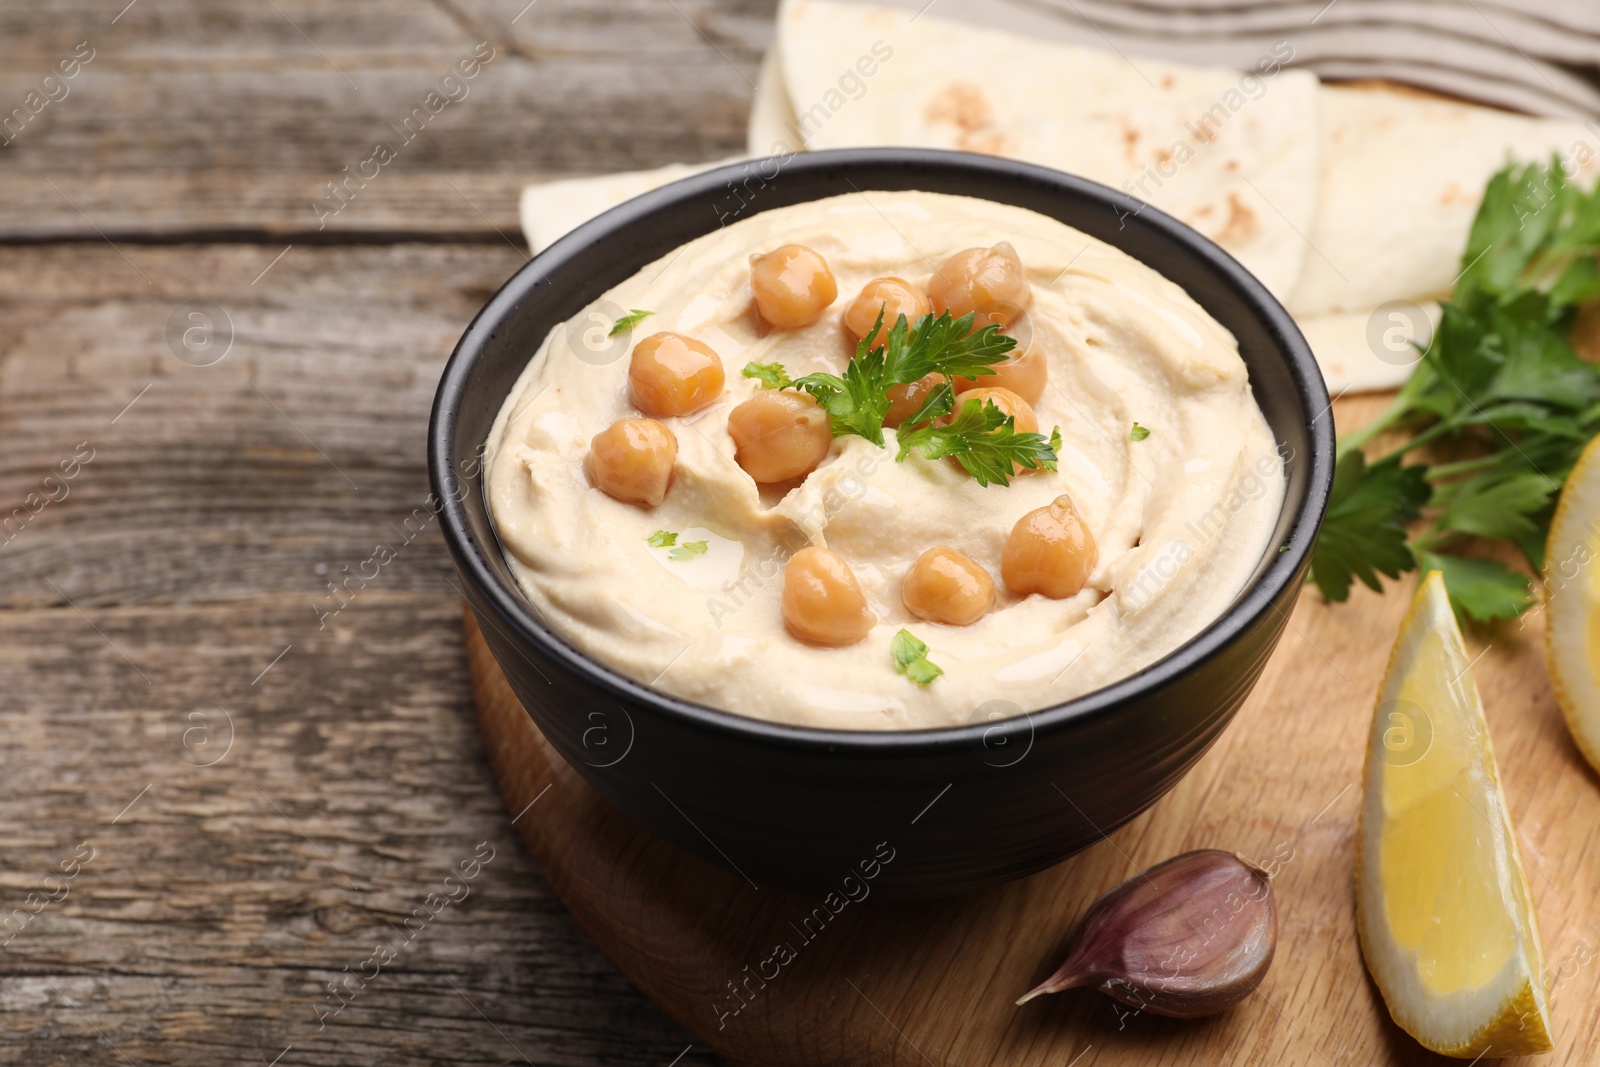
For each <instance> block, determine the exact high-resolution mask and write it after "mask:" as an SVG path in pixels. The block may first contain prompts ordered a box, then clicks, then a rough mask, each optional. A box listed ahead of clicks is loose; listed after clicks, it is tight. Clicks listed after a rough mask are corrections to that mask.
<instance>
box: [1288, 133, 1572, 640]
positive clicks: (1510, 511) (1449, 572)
mask: <svg viewBox="0 0 1600 1067" xmlns="http://www.w3.org/2000/svg"><path fill="white" fill-rule="evenodd" d="M1597 253H1600V193H1585V192H1583V191H1582V190H1580V189H1579V188H1578V187H1577V186H1575V185H1573V184H1572V183H1571V182H1569V181H1568V180H1567V177H1566V176H1565V174H1564V173H1563V171H1562V168H1561V165H1560V163H1559V161H1552V162H1551V163H1550V164H1549V165H1548V166H1540V165H1537V164H1532V165H1527V166H1520V167H1519V166H1516V165H1510V166H1507V167H1506V168H1505V169H1504V170H1502V171H1500V172H1499V173H1498V174H1496V175H1495V176H1494V178H1493V179H1491V180H1490V182H1489V185H1488V188H1487V189H1486V191H1485V193H1484V198H1483V203H1482V205H1481V206H1480V207H1479V209H1478V214H1477V217H1476V219H1475V220H1474V222H1473V225H1472V232H1471V236H1470V237H1469V239H1468V241H1467V248H1466V251H1465V252H1464V253H1463V254H1462V260H1461V262H1462V271H1461V276H1460V278H1458V279H1457V282H1456V287H1455V294H1454V296H1453V297H1452V298H1451V299H1450V300H1449V301H1447V302H1445V303H1444V305H1443V318H1442V320H1441V322H1440V325H1439V328H1438V330H1436V331H1435V333H1434V336H1433V339H1432V342H1431V343H1430V344H1429V346H1428V348H1427V350H1426V351H1424V352H1423V353H1422V359H1421V362H1420V363H1419V364H1418V365H1417V368H1416V372H1415V374H1414V375H1413V376H1412V378H1411V380H1410V381H1408V382H1407V383H1406V385H1405V386H1404V387H1403V388H1402V389H1401V390H1400V391H1399V393H1398V395H1397V396H1396V397H1395V399H1394V402H1393V403H1391V404H1390V405H1389V407H1388V408H1387V409H1386V410H1385V411H1384V412H1383V414H1381V415H1380V416H1379V417H1378V418H1377V420H1376V421H1374V422H1373V423H1372V424H1370V425H1368V426H1366V427H1363V428H1362V429H1361V430H1359V431H1357V432H1355V433H1351V434H1347V435H1346V436H1344V437H1343V438H1341V439H1340V442H1339V456H1338V462H1337V465H1336V467H1335V471H1334V480H1333V494H1332V498H1331V500H1330V501H1329V506H1328V514H1327V519H1326V521H1325V522H1324V524H1323V528H1322V533H1321V535H1320V536H1319V537H1318V539H1317V544H1316V546H1315V549H1314V550H1313V553H1312V579H1313V580H1314V581H1315V582H1316V584H1317V586H1318V587H1319V588H1320V589H1321V590H1322V592H1323V594H1324V595H1325V596H1326V597H1327V598H1328V599H1329V600H1336V601H1337V600H1344V599H1345V598H1346V597H1348V596H1349V593H1350V586H1351V583H1352V580H1356V579H1359V580H1360V581H1361V582H1362V583H1363V584H1364V585H1366V586H1368V587H1369V588H1371V589H1373V590H1378V591H1381V589H1382V582H1381V580H1380V578H1379V575H1380V574H1381V575H1385V576H1387V577H1389V578H1398V577H1399V576H1400V575H1401V574H1402V573H1404V572H1406V571H1410V570H1414V569H1416V568H1418V567H1421V568H1422V569H1423V570H1424V571H1429V570H1439V571H1442V572H1443V573H1444V579H1445V584H1446V586H1447V587H1448V588H1449V590H1450V599H1451V602H1452V604H1453V605H1454V606H1455V608H1456V610H1457V611H1458V612H1459V613H1462V614H1464V615H1466V616H1469V617H1471V618H1473V619H1476V620H1479V621H1488V620H1492V619H1509V618H1515V617H1516V616H1517V615H1520V614H1521V613H1522V612H1524V611H1526V610H1527V609H1528V608H1529V607H1530V606H1531V605H1532V604H1533V603H1534V600H1533V595H1532V590H1531V583H1530V581H1529V578H1528V577H1527V575H1525V574H1524V573H1522V572H1521V571H1518V570H1513V569H1512V568H1510V567H1507V566H1505V565H1504V564H1502V563H1500V562H1498V561H1496V560H1493V559H1486V558H1483V557H1481V556H1475V555H1467V554H1465V553H1464V552H1463V551H1462V550H1463V549H1465V548H1468V547H1469V546H1470V543H1471V542H1472V541H1473V540H1481V541H1500V542H1508V543H1510V544H1512V545H1515V546H1516V547H1517V548H1518V549H1519V550H1520V551H1521V553H1522V556H1523V557H1524V558H1525V559H1526V561H1527V563H1528V565H1529V566H1530V567H1531V568H1532V569H1533V570H1534V571H1535V572H1537V571H1539V570H1541V569H1542V567H1543V564H1544V544H1545V540H1546V538H1547V537H1548V535H1549V529H1550V519H1551V516H1552V515H1553V514H1554V512H1555V504H1556V499H1557V497H1558V495H1559V493H1560V491H1561V487H1562V485H1563V484H1564V483H1565V481H1566V477H1567V474H1568V472H1570V471H1571V469H1572V466H1573V464H1574V463H1575V462H1576V461H1577V458H1578V454H1579V453H1580V452H1582V450H1583V447H1584V445H1585V444H1587V443H1588V441H1589V439H1590V438H1592V437H1593V436H1594V435H1595V434H1596V433H1600V405H1597V400H1600V371H1597V370H1596V368H1595V367H1594V366H1591V365H1590V364H1588V363H1586V362H1584V361H1583V360H1581V359H1579V358H1578V356H1577V354H1576V353H1575V352H1574V351H1573V350H1572V347H1571V345H1570V344H1569V343H1568V341H1567V337H1568V335H1569V333H1570V331H1571V328H1572V322H1573V317H1574V316H1575V315H1576V313H1577V309H1578V307H1579V305H1581V304H1584V303H1587V302H1590V301H1595V300H1600V266H1597V260H1596V255H1597ZM1394 430H1403V431H1405V432H1406V433H1407V434H1409V437H1408V438H1407V439H1406V440H1405V441H1404V443H1402V444H1400V445H1399V446H1397V447H1395V448H1393V449H1390V450H1388V451H1387V452H1384V453H1383V454H1381V455H1379V456H1378V457H1377V458H1374V459H1369V458H1368V457H1367V456H1366V455H1365V454H1364V453H1363V451H1362V450H1363V447H1364V446H1366V445H1368V444H1369V443H1370V442H1372V441H1373V440H1374V439H1376V438H1377V437H1378V436H1379V435H1380V434H1383V433H1386V432H1389V431H1394ZM1424 449H1427V451H1426V452H1424V451H1423V450H1424ZM1418 519H1423V520H1425V522H1426V525H1424V526H1422V527H1421V528H1420V529H1417V530H1416V531H1415V532H1412V531H1413V530H1414V523H1415V522H1416V520H1418Z"/></svg>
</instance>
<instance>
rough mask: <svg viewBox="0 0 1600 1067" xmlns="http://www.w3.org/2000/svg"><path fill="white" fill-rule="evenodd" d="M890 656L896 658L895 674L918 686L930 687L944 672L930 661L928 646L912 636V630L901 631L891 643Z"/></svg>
mask: <svg viewBox="0 0 1600 1067" xmlns="http://www.w3.org/2000/svg"><path fill="white" fill-rule="evenodd" d="M889 655H891V656H893V657H894V672H895V673H896V674H903V675H905V676H906V677H907V678H909V679H911V680H912V681H913V682H916V683H917V684H918V685H929V684H931V683H932V682H933V680H934V679H935V678H937V677H939V675H941V674H943V673H944V671H942V670H940V669H939V668H938V667H935V666H934V665H933V664H932V663H930V662H929V661H928V646H927V644H926V643H924V642H922V641H919V640H917V639H916V638H915V637H913V636H912V634H911V631H910V630H901V631H900V632H899V633H897V634H895V635H894V640H892V641H891V642H890V643H889Z"/></svg>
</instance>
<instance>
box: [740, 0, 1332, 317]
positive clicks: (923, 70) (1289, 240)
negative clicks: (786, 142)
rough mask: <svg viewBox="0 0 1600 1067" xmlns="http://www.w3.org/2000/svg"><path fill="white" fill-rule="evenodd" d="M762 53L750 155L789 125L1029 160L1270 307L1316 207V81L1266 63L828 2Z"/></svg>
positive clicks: (788, 13)
mask: <svg viewBox="0 0 1600 1067" xmlns="http://www.w3.org/2000/svg"><path fill="white" fill-rule="evenodd" d="M774 51H775V52H776V53H777V56H778V59H777V63H776V65H775V67H774V68H773V71H772V72H771V73H773V74H775V75H777V76H780V77H781V78H782V80H783V83H784V86H785V88H786V89H787V91H788V106H787V109H785V108H784V107H782V106H781V105H778V104H775V103H769V105H768V106H766V107H762V108H758V115H757V117H758V119H759V120H760V122H761V123H762V125H763V129H762V132H761V133H760V135H759V137H758V138H756V139H755V140H753V141H752V147H754V145H755V143H757V142H758V141H767V140H769V139H774V138H775V136H776V130H777V128H779V127H781V126H782V124H783V122H784V121H788V122H790V123H791V125H789V126H788V129H787V132H788V133H789V134H790V135H791V137H797V138H798V139H800V140H802V141H803V142H804V143H805V145H806V147H808V148H813V149H815V148H842V147H855V146H864V145H915V146H923V147H933V148H950V149H960V150H965V151H971V152H984V153H988V154H992V155H1001V156H1010V157H1014V158H1019V159H1026V160H1029V161H1032V162H1037V163H1042V164H1045V165H1048V166H1052V167H1055V168H1057V169H1060V170H1065V171H1070V172H1073V173H1076V174H1080V175H1082V176H1084V177H1087V178H1091V179H1093V180H1095V181H1099V182H1102V183H1104V184H1106V185H1111V186H1113V187H1115V188H1118V189H1120V190H1122V191H1124V192H1126V193H1129V194H1130V195H1133V196H1136V197H1138V198H1139V199H1141V200H1145V201H1148V202H1150V203H1152V204H1154V205H1156V206H1157V207H1159V208H1161V209H1162V210H1164V211H1166V212H1168V213H1169V214H1172V215H1174V216H1176V217H1177V218H1179V219H1181V220H1182V221H1184V222H1186V223H1188V224H1190V225H1191V226H1194V227H1195V228H1196V229H1199V230H1200V231H1201V232H1202V233H1205V234H1206V235H1207V236H1208V237H1211V238H1212V239H1213V240H1215V241H1216V242H1217V243H1218V244H1220V245H1222V247H1224V248H1225V249H1227V250H1228V251H1229V252H1231V253H1233V255H1234V256H1235V257H1236V258H1238V259H1239V260H1240V262H1242V263H1243V264H1244V265H1245V266H1246V267H1248V268H1249V269H1250V270H1251V271H1252V272H1253V273H1254V274H1255V275H1256V276H1257V277H1259V278H1260V279H1261V280H1262V281H1263V282H1264V283H1265V284H1266V285H1267V287H1268V288H1269V289H1271V290H1273V292H1275V293H1277V294H1278V295H1279V297H1280V298H1282V297H1286V296H1287V295H1288V293H1289V292H1290V291H1291V290H1292V288H1293V287H1294V284H1295V282H1296V281H1297V279H1298V276H1299V272H1300V268H1301V263H1302V261H1303V260H1304V257H1305V254H1306V243H1305V238H1304V237H1303V236H1302V234H1304V232H1305V231H1306V230H1308V229H1309V227H1310V224H1311V218H1312V214H1313V212H1314V210H1315V206H1316V184H1317V174H1318V169H1319V168H1318V159H1317V145H1318V141H1317V131H1316V120H1317V81H1316V78H1315V77H1314V76H1312V75H1310V74H1306V73H1304V72H1300V71H1286V70H1282V69H1281V68H1280V65H1279V62H1278V61H1277V60H1275V59H1273V58H1272V57H1271V56H1270V55H1269V56H1267V57H1264V62H1263V70H1261V71H1254V72H1250V73H1241V72H1239V71H1234V70H1217V69H1206V68H1199V67H1187V66H1181V65H1178V64H1173V63H1166V62H1161V61H1157V60H1147V59H1131V58H1128V57H1124V56H1121V55H1118V54H1116V53H1113V52H1104V51H1098V50H1096V49H1092V48H1083V47H1080V46H1076V45H1069V44H1061V43H1056V42H1043V41H1035V40H1031V39H1028V38H1025V37H1021V36H1018V35H1016V34H1012V33H1007V32H1004V31H1000V30H991V29H985V28H982V27H978V26H970V25H966V24H962V23H956V22H951V21H948V20H944V19H940V18H937V17H935V16H932V15H924V16H922V17H920V18H919V17H916V16H915V15H914V14H913V13H910V12H906V11H902V10H898V9H893V8H884V7H871V6H865V5H861V4H848V3H835V2H832V0H787V2H786V3H785V4H784V5H783V7H782V8H781V9H780V11H779V15H778V38H777V44H776V46H775V48H774ZM1267 71H1270V73H1267ZM763 95H766V94H765V93H758V97H760V96H763ZM778 116H783V118H778ZM787 116H792V119H789V118H787Z"/></svg>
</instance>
